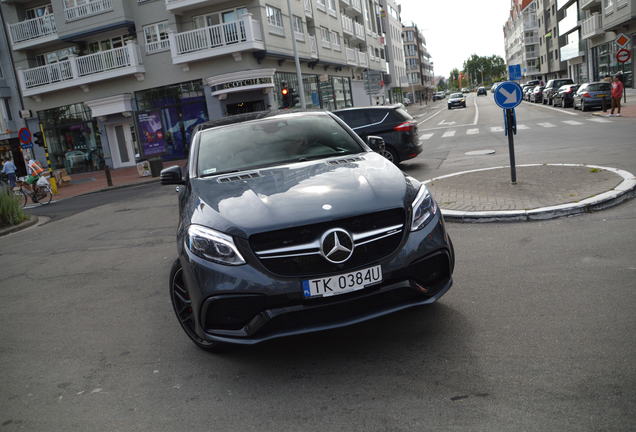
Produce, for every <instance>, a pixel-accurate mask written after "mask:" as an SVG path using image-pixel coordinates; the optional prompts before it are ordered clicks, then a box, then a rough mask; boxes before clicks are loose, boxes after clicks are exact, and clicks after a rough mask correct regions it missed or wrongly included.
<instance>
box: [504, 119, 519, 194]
mask: <svg viewBox="0 0 636 432" xmlns="http://www.w3.org/2000/svg"><path fill="white" fill-rule="evenodd" d="M514 112H515V111H514V108H512V109H507V110H506V128H507V135H508V154H510V180H511V181H512V184H517V166H516V163H515V139H514V136H513V135H514V133H515V125H514V123H515V116H514Z"/></svg>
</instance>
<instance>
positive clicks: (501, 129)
mask: <svg viewBox="0 0 636 432" xmlns="http://www.w3.org/2000/svg"><path fill="white" fill-rule="evenodd" d="M490 132H503V128H502V127H501V126H491V128H490Z"/></svg>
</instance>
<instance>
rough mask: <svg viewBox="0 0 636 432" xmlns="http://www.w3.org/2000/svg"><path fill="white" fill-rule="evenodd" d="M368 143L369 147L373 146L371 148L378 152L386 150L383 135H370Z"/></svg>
mask: <svg viewBox="0 0 636 432" xmlns="http://www.w3.org/2000/svg"><path fill="white" fill-rule="evenodd" d="M367 144H368V145H369V147H371V150H373V151H374V152H376V153H382V152H384V148H385V145H384V139H383V138H382V137H379V136H375V135H369V136H368V137H367Z"/></svg>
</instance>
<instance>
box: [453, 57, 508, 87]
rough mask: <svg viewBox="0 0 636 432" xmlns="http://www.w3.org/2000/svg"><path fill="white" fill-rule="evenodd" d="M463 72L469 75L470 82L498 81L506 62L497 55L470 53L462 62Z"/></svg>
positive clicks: (502, 74) (503, 74) (503, 73)
mask: <svg viewBox="0 0 636 432" xmlns="http://www.w3.org/2000/svg"><path fill="white" fill-rule="evenodd" d="M463 69H464V72H465V73H466V74H467V75H469V76H470V77H471V82H472V84H478V83H481V84H484V83H490V82H493V81H499V80H500V78H501V77H504V76H505V74H506V62H505V61H504V59H503V58H501V57H500V56H498V55H491V56H478V55H477V54H473V55H471V56H470V57H469V58H468V59H466V61H465V62H464V64H463Z"/></svg>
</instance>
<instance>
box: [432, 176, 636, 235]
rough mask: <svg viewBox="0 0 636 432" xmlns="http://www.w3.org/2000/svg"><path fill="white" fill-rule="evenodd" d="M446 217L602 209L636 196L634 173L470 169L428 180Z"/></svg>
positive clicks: (480, 218)
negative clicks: (513, 173)
mask: <svg viewBox="0 0 636 432" xmlns="http://www.w3.org/2000/svg"><path fill="white" fill-rule="evenodd" d="M426 183H427V185H428V187H429V189H430V191H431V193H432V195H433V197H434V198H435V200H436V201H437V203H438V205H439V207H440V208H441V211H442V214H443V215H444V217H445V218H447V219H448V220H452V221H458V222H493V221H528V220H541V219H552V218H556V217H560V216H566V215H572V214H578V213H584V212H590V211H596V210H602V209H605V208H608V207H610V206H613V205H616V204H619V203H620V202H622V201H624V200H626V199H629V198H632V197H633V196H634V191H635V188H636V178H635V177H634V175H633V174H631V173H629V172H627V171H623V170H618V169H615V168H609V167H599V166H592V165H580V164H531V165H519V166H517V184H514V185H513V184H512V183H511V181H510V167H494V168H486V169H480V170H473V171H465V172H460V173H455V174H450V175H446V176H441V177H437V178H434V179H431V180H428V181H427V182H426Z"/></svg>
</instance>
